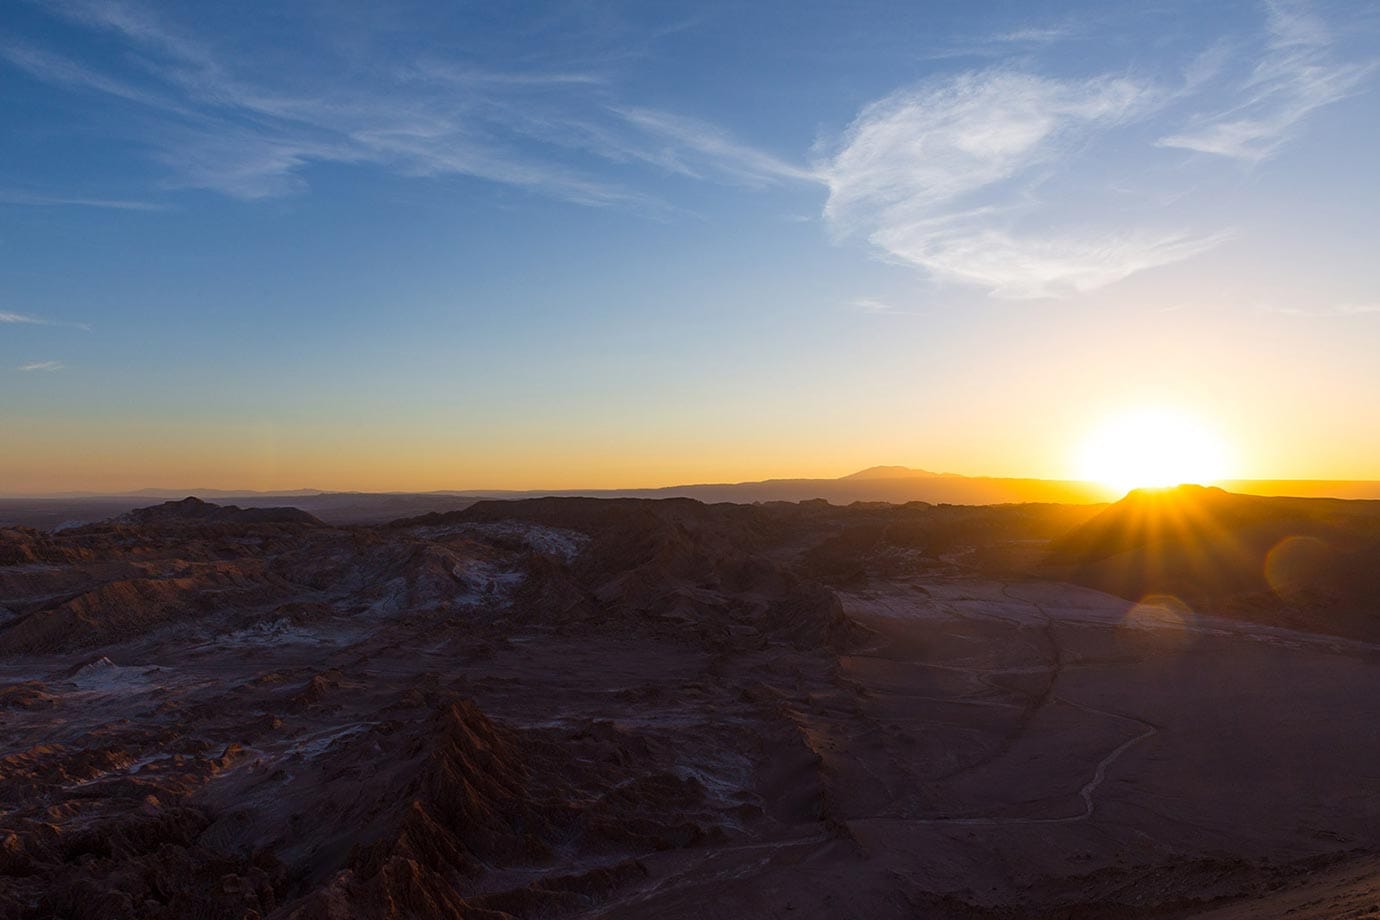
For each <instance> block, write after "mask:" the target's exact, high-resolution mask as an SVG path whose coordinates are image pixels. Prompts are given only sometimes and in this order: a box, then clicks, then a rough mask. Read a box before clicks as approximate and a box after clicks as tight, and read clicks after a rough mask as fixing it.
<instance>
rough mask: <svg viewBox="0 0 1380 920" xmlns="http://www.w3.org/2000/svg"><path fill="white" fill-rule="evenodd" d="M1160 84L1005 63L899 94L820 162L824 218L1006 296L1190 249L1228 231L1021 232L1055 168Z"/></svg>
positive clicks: (1094, 280)
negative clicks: (1050, 74)
mask: <svg viewBox="0 0 1380 920" xmlns="http://www.w3.org/2000/svg"><path fill="white" fill-rule="evenodd" d="M1158 95H1159V93H1158V91H1157V90H1156V89H1155V88H1154V87H1151V86H1147V85H1143V84H1140V83H1137V82H1134V81H1132V80H1129V79H1125V78H1120V77H1098V78H1094V79H1089V80H1082V81H1071V80H1055V79H1050V78H1046V77H1041V76H1037V75H1033V74H1026V73H1016V72H1009V71H1005V70H999V69H998V70H987V71H981V72H974V73H967V74H963V75H961V76H959V77H956V78H952V79H948V80H942V81H937V82H931V83H927V84H925V85H922V86H920V87H917V88H913V89H907V90H902V91H900V92H897V93H893V94H892V95H891V96H888V97H886V98H885V99H882V100H880V101H878V102H876V103H873V104H872V105H869V106H868V107H867V108H865V109H864V110H863V111H862V112H861V113H860V114H859V115H858V117H857V119H856V120H855V121H854V122H853V124H852V125H851V126H850V127H849V129H848V131H847V132H846V133H845V135H844V138H843V141H842V143H841V146H840V148H839V150H838V151H837V153H836V154H835V155H834V156H833V157H832V158H831V159H830V160H829V161H828V162H827V163H825V164H824V165H823V166H822V167H821V173H822V174H823V175H824V176H825V178H826V180H827V182H828V185H829V199H828V202H827V203H826V205H825V208H824V216H825V218H826V220H827V221H828V222H829V224H830V225H831V226H832V227H833V228H834V230H835V231H836V232H837V233H839V234H840V235H845V236H846V235H853V234H857V235H863V236H866V238H867V239H868V240H869V241H871V242H872V243H873V244H874V245H876V246H877V247H879V248H880V249H881V250H882V251H883V252H884V253H886V254H887V255H888V256H889V257H891V258H894V259H897V260H899V261H902V262H906V263H910V264H912V265H916V266H919V267H921V268H923V269H925V270H926V271H928V272H930V273H931V274H933V275H935V276H937V277H939V278H941V279H949V280H957V281H963V282H968V283H973V284H978V285H981V286H983V287H986V288H988V289H990V290H992V291H994V292H996V293H998V294H1001V295H1004V296H1009V297H1022V298H1030V297H1045V296H1050V295H1053V294H1058V293H1062V292H1066V291H1087V290H1092V289H1094V288H1098V287H1102V286H1104V285H1107V284H1110V283H1112V282H1114V281H1118V280H1120V279H1122V278H1125V277H1126V276H1128V275H1130V274H1132V273H1134V272H1137V271H1141V270H1143V269H1146V268H1151V267H1154V266H1157V265H1164V264H1166V263H1169V262H1174V261H1178V260H1180V259H1184V258H1188V257H1189V256H1191V255H1194V254H1196V253H1198V252H1201V251H1203V250H1204V249H1207V248H1209V247H1211V246H1212V245H1214V244H1215V243H1217V242H1218V241H1219V239H1220V237H1218V236H1216V235H1209V236H1195V235H1192V234H1187V233H1181V232H1172V231H1160V232H1150V231H1144V230H1136V231H1118V232H1111V233H1109V232H1107V231H1105V230H1091V229H1089V230H1079V229H1078V228H1076V227H1075V228H1073V229H1069V230H1066V231H1051V229H1050V228H1049V227H1048V226H1041V228H1040V230H1039V231H1038V232H1023V231H1022V230H1021V229H1020V226H1021V221H1022V219H1028V218H1030V216H1031V214H1032V212H1035V213H1037V214H1038V212H1039V211H1040V209H1041V203H1040V200H1039V198H1038V196H1036V195H1035V194H1034V191H1033V189H1034V187H1035V186H1036V185H1038V183H1039V181H1040V180H1042V179H1043V178H1044V177H1045V174H1046V171H1047V169H1048V168H1049V167H1051V166H1053V165H1054V164H1056V162H1057V161H1058V160H1059V159H1060V158H1061V157H1063V156H1065V155H1066V154H1067V153H1068V152H1069V151H1070V150H1071V149H1074V148H1076V146H1077V145H1079V144H1081V143H1083V142H1084V141H1085V140H1086V138H1087V136H1088V135H1089V134H1090V133H1091V132H1094V131H1098V130H1106V129H1109V128H1111V127H1114V126H1116V125H1118V124H1121V123H1124V122H1126V121H1128V120H1130V119H1133V118H1135V117H1137V116H1138V115H1140V114H1141V113H1143V112H1144V111H1145V110H1147V109H1149V108H1152V107H1153V106H1154V105H1155V103H1156V101H1157V98H1158ZM1042 223H1044V222H1043V221H1042Z"/></svg>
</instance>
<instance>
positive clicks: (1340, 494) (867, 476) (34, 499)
mask: <svg viewBox="0 0 1380 920" xmlns="http://www.w3.org/2000/svg"><path fill="white" fill-rule="evenodd" d="M1222 485H1223V486H1225V487H1226V488H1227V489H1228V490H1229V491H1231V492H1234V493H1245V494H1252V495H1273V496H1295V497H1300V498H1310V497H1312V498H1323V497H1331V498H1352V499H1356V498H1360V499H1380V482H1359V481H1358V482H1347V481H1328V480H1244V481H1233V482H1230V483H1222ZM186 495H194V496H196V497H198V498H201V499H214V500H216V501H219V502H222V503H231V502H233V503H234V504H236V505H239V506H240V507H242V508H263V507H269V506H282V505H291V506H292V507H294V508H300V509H301V510H303V511H306V512H309V513H310V514H313V515H315V516H316V517H318V518H320V519H321V520H323V521H326V522H329V523H332V524H380V523H384V522H387V521H393V520H397V519H399V518H405V517H415V516H417V515H422V514H428V513H430V512H440V513H444V512H448V511H458V510H460V509H463V508H467V507H469V506H470V505H472V504H473V503H474V502H476V501H480V500H483V499H524V498H542V497H547V496H555V497H576V496H583V497H588V498H693V499H696V500H698V501H702V502H706V503H716V502H733V503H736V504H752V503H755V502H773V501H784V502H799V501H809V500H811V499H823V500H825V501H827V502H830V503H831V504H835V505H847V504H852V503H853V502H887V503H890V504H906V503H907V502H927V503H929V504H949V505H995V504H1020V503H1027V502H1052V503H1057V504H1073V505H1089V504H1103V503H1105V502H1107V501H1109V500H1111V499H1114V498H1115V497H1116V496H1114V495H1110V494H1108V491H1107V489H1106V487H1105V486H1102V485H1100V484H1097V483H1090V482H1079V481H1074V480H1058V479H1013V478H1002V477H993V476H962V475H958V474H955V473H932V472H929V471H927V470H920V469H914V468H911V467H906V466H894V465H891V466H874V467H869V468H868V469H865V470H859V471H858V472H856V473H852V474H849V475H847V476H842V477H839V478H837V479H767V480H761V481H753V482H720V483H694V484H687V485H677V486H664V487H661V488H653V489H530V490H504V489H475V490H471V491H434V492H325V491H321V490H318V489H301V490H297V491H282V492H253V491H235V490H229V489H188V490H170V489H144V490H141V491H139V492H129V493H121V494H118V495H92V494H83V493H67V494H63V495H49V496H27V497H13V498H0V526H4V525H14V524H18V525H22V526H27V527H37V528H40V529H52V528H54V527H59V526H71V525H74V524H80V523H84V522H92V521H100V520H105V519H107V518H109V517H112V516H113V515H117V514H123V513H125V512H127V511H130V510H133V509H135V508H139V507H141V506H143V505H146V504H148V500H149V498H154V497H156V498H161V497H174V498H180V497H182V496H186Z"/></svg>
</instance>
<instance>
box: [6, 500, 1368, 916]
mask: <svg viewBox="0 0 1380 920" xmlns="http://www.w3.org/2000/svg"><path fill="white" fill-rule="evenodd" d="M1190 497H1192V496H1190ZM1199 498H1201V501H1199V502H1198V504H1197V505H1195V506H1194V507H1195V509H1197V510H1194V511H1193V512H1192V515H1195V516H1197V517H1201V518H1203V519H1205V520H1210V521H1212V522H1214V526H1215V527H1216V528H1217V530H1215V531H1213V532H1218V531H1220V532H1225V533H1232V534H1246V535H1249V534H1254V533H1260V534H1268V535H1269V537H1270V538H1271V539H1274V538H1276V537H1278V536H1279V535H1281V534H1296V533H1302V532H1304V531H1303V529H1302V528H1303V525H1305V524H1307V525H1309V526H1312V525H1314V524H1316V525H1317V526H1318V528H1324V527H1325V528H1331V530H1327V531H1326V534H1325V536H1326V538H1327V539H1328V540H1329V541H1332V542H1330V543H1329V545H1342V543H1343V537H1344V536H1345V535H1348V534H1351V535H1359V536H1356V539H1357V540H1360V539H1361V536H1364V534H1365V533H1366V532H1367V531H1366V527H1369V526H1371V525H1370V524H1368V523H1366V521H1368V520H1373V518H1371V517H1367V515H1370V514H1371V511H1370V509H1369V508H1368V507H1366V506H1359V505H1356V504H1347V503H1343V505H1344V507H1343V506H1338V507H1332V506H1328V507H1327V508H1322V509H1321V510H1319V509H1316V508H1313V509H1311V510H1310V508H1311V506H1310V508H1304V509H1302V510H1300V508H1299V507H1296V506H1292V505H1287V503H1286V504H1285V505H1271V504H1269V503H1268V501H1269V500H1265V501H1266V502H1267V503H1266V504H1265V505H1255V504H1252V505H1249V506H1247V505H1240V506H1238V505H1236V504H1233V500H1234V499H1235V498H1236V496H1223V495H1218V494H1216V493H1210V494H1205V495H1203V496H1199ZM1139 500H1140V499H1137V501H1139ZM1128 502H1131V500H1128ZM1150 507H1151V506H1145V505H1141V506H1137V505H1135V504H1134V502H1131V503H1130V504H1122V505H1120V506H1114V507H1112V508H1110V509H1107V510H1106V512H1105V513H1103V514H1101V515H1100V516H1096V515H1098V512H1099V510H1100V509H1083V508H1067V507H1060V506H1050V505H1044V506H1034V505H1032V506H1008V507H990V508H962V507H953V506H937V507H936V506H928V505H920V504H916V505H908V506H887V505H865V506H864V505H859V506H853V507H845V508H840V507H834V506H829V505H827V504H824V503H813V502H811V503H802V504H781V503H777V504H766V505H758V506H737V505H703V504H700V503H698V502H693V501H688V500H672V501H643V500H617V501H605V500H586V499H541V500H532V501H523V502H480V503H478V504H475V505H473V506H472V507H469V508H467V509H464V510H462V511H458V512H451V513H446V514H433V515H426V516H424V517H421V518H412V519H407V520H403V521H398V522H395V523H393V524H389V525H384V526H378V527H332V526H328V525H325V524H322V523H321V522H319V521H317V520H315V519H313V518H311V517H310V516H309V515H306V516H302V515H299V514H298V513H295V512H293V513H279V511H278V510H277V509H274V510H272V511H268V510H265V511H264V512H263V514H264V515H266V516H261V515H260V514H259V512H256V511H251V512H245V511H243V510H241V509H235V508H221V507H217V506H215V505H209V504H207V503H201V502H195V501H194V500H190V501H184V502H170V503H167V504H166V505H162V506H155V507H154V508H150V509H143V510H141V511H136V512H133V513H132V514H130V515H128V516H124V517H122V518H119V519H115V520H112V521H109V522H106V523H103V524H96V525H89V526H86V527H78V528H70V529H67V530H63V531H60V532H56V533H43V532H38V531H33V530H25V529H8V530H0V918H4V920H9V918H24V920H30V918H33V920H37V918H48V917H73V918H98V917H99V918H131V920H132V918H141V920H142V918H155V920H173V918H184V917H210V918H235V920H242V918H251V917H258V918H260V920H265V918H273V920H287V918H293V920H326V918H330V920H335V918H341V917H350V918H354V917H358V918H399V920H401V918H404V917H408V918H411V917H480V918H510V917H513V918H525V917H533V918H535V917H542V918H547V917H595V916H598V917H615V918H617V917H645V916H658V917H686V918H689V917H700V916H706V915H714V916H723V917H758V916H770V915H774V914H778V915H790V916H804V917H818V918H824V917H836V916H866V917H882V918H901V917H914V916H934V917H955V918H972V917H984V918H997V917H1000V918H1005V920H1011V918H1026V917H1029V918H1035V917H1049V916H1070V917H1080V918H1109V920H1110V918H1114V917H1115V918H1120V917H1126V916H1176V917H1178V916H1192V915H1194V913H1195V912H1197V911H1198V910H1199V909H1200V908H1201V909H1203V910H1206V909H1207V907H1209V906H1213V905H1219V904H1221V905H1227V906H1230V905H1231V904H1234V903H1236V902H1237V900H1240V899H1243V898H1244V899H1246V900H1245V901H1242V903H1250V904H1253V905H1255V907H1256V908H1257V913H1256V914H1255V915H1256V916H1271V915H1272V914H1270V913H1269V905H1270V904H1273V903H1275V902H1274V901H1272V900H1269V899H1271V898H1274V897H1275V896H1276V894H1278V893H1279V892H1284V893H1285V894H1288V893H1289V892H1292V891H1293V890H1294V888H1295V886H1301V885H1303V884H1304V883H1305V881H1306V880H1307V879H1308V878H1310V877H1312V876H1314V875H1315V874H1316V873H1317V872H1319V871H1327V872H1342V871H1343V870H1346V871H1350V872H1352V873H1353V875H1356V873H1360V875H1356V878H1364V877H1366V876H1365V875H1364V873H1365V872H1367V871H1369V870H1367V869H1366V868H1365V866H1366V865H1369V864H1368V863H1366V862H1365V860H1367V859H1369V858H1370V855H1369V854H1372V853H1374V852H1375V847H1376V846H1377V844H1378V843H1380V841H1377V839H1376V834H1375V832H1374V828H1375V827H1380V801H1378V800H1377V796H1376V794H1375V792H1376V791H1375V790H1374V789H1373V788H1372V786H1368V785H1366V784H1367V783H1370V782H1371V780H1370V779H1367V777H1369V776H1371V772H1372V771H1371V764H1373V763H1374V762H1375V760H1376V759H1377V758H1380V750H1377V749H1376V744H1377V742H1376V739H1375V738H1374V733H1366V732H1358V731H1356V730H1355V728H1354V726H1357V725H1366V726H1369V725H1373V724H1374V720H1375V719H1376V718H1380V711H1375V707H1376V706H1377V705H1380V703H1377V702H1372V700H1373V698H1374V694H1370V693H1368V692H1364V688H1368V687H1372V686H1374V683H1373V682H1374V680H1375V679H1376V678H1377V677H1380V661H1377V659H1376V653H1375V651H1374V650H1373V649H1370V648H1369V647H1367V646H1363V645H1359V644H1356V643H1350V644H1349V643H1346V642H1343V641H1342V640H1338V639H1324V638H1321V637H1319V636H1317V635H1313V634H1306V633H1291V632H1287V631H1285V630H1271V629H1268V628H1263V627H1256V626H1253V625H1249V624H1245V623H1243V622H1237V623H1232V622H1230V621H1219V620H1214V619H1212V618H1210V617H1206V616H1197V615H1195V616H1194V617H1192V618H1188V619H1180V620H1175V621H1172V622H1171V621H1167V620H1158V619H1153V618H1152V619H1149V620H1144V619H1137V618H1136V617H1135V616H1134V615H1133V614H1134V611H1133V610H1131V605H1130V604H1129V603H1127V602H1125V601H1121V600H1118V599H1117V598H1116V597H1112V596H1109V595H1107V594H1100V593H1097V592H1095V591H1090V590H1087V589H1084V588H1078V587H1074V586H1072V585H1068V584H1061V583H1055V582H1050V581H1039V580H1035V579H1034V578H1033V576H1032V573H1034V572H1036V571H1037V570H1040V567H1041V566H1044V565H1046V564H1047V563H1046V562H1045V560H1046V559H1047V558H1048V557H1049V556H1050V554H1051V548H1053V550H1054V558H1056V559H1057V560H1059V561H1060V564H1061V565H1064V566H1070V565H1073V566H1092V567H1096V566H1098V565H1102V564H1103V563H1104V562H1105V561H1106V560H1109V559H1113V560H1114V559H1117V558H1120V557H1125V556H1126V555H1127V554H1132V555H1134V554H1137V553H1146V552H1148V549H1147V548H1148V547H1152V546H1156V545H1157V544H1156V543H1155V541H1154V540H1150V539H1147V538H1145V537H1144V536H1143V535H1142V534H1140V533H1139V532H1138V531H1137V530H1136V529H1135V528H1134V527H1132V526H1131V525H1130V524H1129V523H1128V522H1129V521H1131V520H1133V519H1134V520H1140V519H1143V518H1145V517H1146V516H1147V515H1148V514H1149V511H1150ZM1154 507H1156V508H1158V507H1159V506H1158V505H1155V506H1154ZM1329 509H1330V510H1329ZM287 511H288V512H291V509H287ZM1181 513H1183V514H1188V512H1181ZM1155 533H1156V534H1162V533H1163V528H1161V529H1160V530H1157V531H1155ZM1307 533H1308V534H1313V535H1315V536H1317V535H1322V534H1323V533H1324V532H1323V530H1322V529H1316V528H1315V529H1314V530H1310V531H1307ZM1318 538H1319V539H1322V537H1321V536H1319V537H1318ZM1156 539H1162V538H1161V537H1157V538H1156ZM1243 539H1244V538H1243ZM1252 539H1254V538H1252ZM1051 540H1054V541H1056V542H1055V543H1054V544H1053V547H1051V543H1050V541H1051ZM1248 542H1249V541H1248ZM1259 542H1260V544H1261V545H1263V544H1264V543H1265V542H1267V541H1266V539H1265V537H1263V536H1262V537H1260V539H1259ZM1251 545H1254V544H1251ZM1346 545H1351V544H1346ZM1356 545H1357V546H1360V545H1361V543H1359V542H1358V543H1357V544H1356ZM1157 551H1158V550H1157ZM1211 558H1214V559H1215V558H1217V557H1215V556H1214V557H1211ZM1223 558H1224V559H1226V560H1228V561H1229V560H1230V559H1231V558H1233V557H1230V556H1224V557H1223ZM1300 558H1302V557H1300ZM1307 561H1308V560H1307V559H1304V560H1303V561H1302V562H1298V561H1297V560H1296V564H1294V566H1293V568H1291V569H1288V567H1285V568H1286V569H1287V571H1285V574H1286V575H1288V576H1289V578H1292V579H1293V581H1292V582H1290V585H1292V586H1293V587H1291V589H1290V590H1294V588H1298V590H1315V589H1316V584H1314V583H1313V582H1310V581H1309V578H1312V577H1313V576H1311V575H1310V574H1309V573H1310V572H1316V571H1319V570H1318V569H1317V568H1316V567H1314V568H1309V567H1308V565H1306V564H1305V563H1307ZM1277 568H1278V566H1277ZM1080 571H1081V570H1080ZM1242 571H1244V568H1243V569H1242ZM1282 571H1283V570H1282ZM1196 574H1197V570H1196V569H1192V568H1184V569H1181V570H1175V569H1164V570H1162V571H1157V575H1162V576H1164V577H1166V578H1170V579H1171V580H1170V581H1168V582H1166V584H1170V585H1171V586H1173V587H1176V588H1178V589H1179V590H1178V591H1177V592H1175V593H1178V594H1179V595H1180V596H1181V597H1188V596H1190V595H1191V589H1192V586H1193V584H1194V582H1193V581H1192V579H1191V576H1195V575H1196ZM1278 574H1279V573H1278V572H1277V573H1276V575H1277V576H1278ZM1224 577H1225V576H1224ZM1241 577H1243V578H1244V575H1243V576H1241ZM1275 581H1276V583H1281V584H1282V583H1283V582H1281V581H1280V577H1276V579H1275ZM1157 584H1158V583H1157ZM1319 603H1320V604H1321V602H1319ZM1339 609H1341V608H1331V607H1325V606H1318V607H1316V608H1315V613H1316V614H1317V616H1319V617H1321V618H1323V622H1322V625H1323V626H1328V627H1330V629H1331V631H1332V632H1334V633H1336V632H1342V631H1344V630H1345V629H1346V628H1350V627H1349V626H1347V621H1345V620H1344V618H1343V619H1338V618H1337V617H1336V616H1334V614H1336V611H1337V610H1339ZM1238 616H1240V617H1244V616H1245V614H1240V615H1238ZM1327 617H1332V619H1327ZM1257 619H1261V620H1264V621H1267V622H1273V620H1271V619H1270V617H1269V616H1261V617H1257ZM1338 624H1341V625H1338ZM1324 714H1325V715H1326V717H1325V718H1324V717H1323V715H1324ZM1303 772H1306V773H1307V775H1308V776H1309V781H1308V782H1309V785H1308V788H1309V790H1310V791H1309V792H1308V793H1307V794H1306V795H1305V794H1303V793H1302V792H1301V791H1300V790H1302V789H1303V788H1304V787H1303V786H1302V785H1300V782H1301V781H1300V780H1299V778H1298V777H1299V776H1301V775H1302V774H1303ZM1267 803H1268V804H1267ZM1356 878H1352V877H1351V876H1348V879H1349V881H1347V883H1346V884H1348V885H1350V886H1352V887H1351V888H1348V891H1352V890H1359V888H1357V887H1356V886H1357V885H1360V884H1361V883H1360V882H1357V881H1356ZM1348 897H1350V895H1348ZM1262 898H1265V899H1266V900H1263V901H1262V900H1261V899H1262ZM1280 903H1283V902H1280ZM1291 903H1292V902H1291ZM1338 903H1340V902H1338ZM1348 903H1349V902H1348ZM1282 909H1283V908H1281V910H1282ZM1291 916H1293V915H1291ZM1320 916H1321V915H1320Z"/></svg>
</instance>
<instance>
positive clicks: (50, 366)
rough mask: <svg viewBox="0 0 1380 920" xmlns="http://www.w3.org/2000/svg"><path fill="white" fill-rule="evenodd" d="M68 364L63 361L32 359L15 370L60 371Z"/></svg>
mask: <svg viewBox="0 0 1380 920" xmlns="http://www.w3.org/2000/svg"><path fill="white" fill-rule="evenodd" d="M65 366H66V365H64V364H63V363H62V362H61V361H30V362H29V363H28V364H21V365H19V366H18V367H17V368H15V370H19V371H60V370H62V369H63V368H64V367H65Z"/></svg>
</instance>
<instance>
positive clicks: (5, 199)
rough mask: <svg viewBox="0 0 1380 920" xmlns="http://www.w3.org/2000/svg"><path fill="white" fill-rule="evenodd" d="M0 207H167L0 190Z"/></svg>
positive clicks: (120, 200)
mask: <svg viewBox="0 0 1380 920" xmlns="http://www.w3.org/2000/svg"><path fill="white" fill-rule="evenodd" d="M0 205H18V206H21V207H35V208H59V207H76V208H106V209H109V210H114V211H166V210H168V206H167V205H164V204H159V203H158V202H154V201H139V200H135V199H127V198H87V197H83V196H79V195H37V194H33V193H31V192H16V191H5V190H3V189H0Z"/></svg>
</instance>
